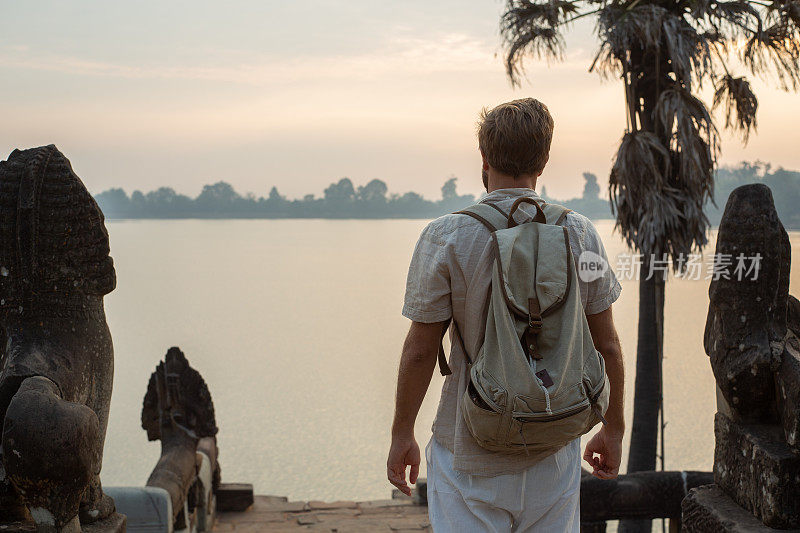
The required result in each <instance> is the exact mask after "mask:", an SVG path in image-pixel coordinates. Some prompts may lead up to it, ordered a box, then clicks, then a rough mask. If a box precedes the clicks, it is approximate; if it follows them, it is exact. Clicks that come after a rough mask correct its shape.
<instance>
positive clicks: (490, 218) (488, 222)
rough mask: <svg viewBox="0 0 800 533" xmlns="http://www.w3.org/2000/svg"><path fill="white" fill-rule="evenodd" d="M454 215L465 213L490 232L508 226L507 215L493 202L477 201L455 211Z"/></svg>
mask: <svg viewBox="0 0 800 533" xmlns="http://www.w3.org/2000/svg"><path fill="white" fill-rule="evenodd" d="M455 214H456V215H467V216H470V217H472V218H474V219H475V220H477V221H478V222H480V223H481V224H483V225H484V226H485V227H486V229H488V230H489V232H490V233H494V232H495V231H497V230H499V229H505V228H507V227H508V215H507V214H505V213H504V212H503V210H502V209H500V208H499V207H497V206H496V205H494V204H490V203H479V204H475V205H471V206H469V207H466V208H464V209H462V210H461V211H456V213H455Z"/></svg>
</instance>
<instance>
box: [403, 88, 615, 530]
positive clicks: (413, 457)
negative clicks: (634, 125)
mask: <svg viewBox="0 0 800 533" xmlns="http://www.w3.org/2000/svg"><path fill="white" fill-rule="evenodd" d="M552 136H553V119H552V117H551V116H550V113H549V111H548V110H547V107H546V106H545V105H544V104H542V103H541V102H539V101H538V100H535V99H533V98H526V99H522V100H515V101H513V102H508V103H505V104H502V105H499V106H498V107H496V108H494V109H492V110H491V111H488V112H486V111H484V112H483V113H482V115H481V119H480V123H479V130H478V141H479V147H480V152H481V156H482V158H483V172H482V174H483V184H484V187H485V188H486V191H487V193H488V194H487V195H486V196H485V197H484V198H483V200H482V202H483V203H491V204H494V207H495V209H497V210H499V211H503V212H504V213H508V212H509V210H510V209H511V206H512V205H513V204H514V203H515V202H516V201H517V200H519V199H520V198H522V197H528V198H530V199H532V200H534V201H536V202H537V203H538V204H539V205H542V204H544V201H543V200H542V199H541V197H539V195H538V194H537V193H536V192H535V190H534V189H535V187H536V182H537V180H538V178H539V176H540V175H541V174H542V172H543V170H544V168H545V165H546V164H547V161H548V158H549V151H550V143H551V140H552ZM533 207H534V206H531V205H530V204H524V203H523V204H522V205H521V206H520V208H519V210H518V211H517V219H519V220H520V221H521V220H522V217H523V216H527V217H532V216H534V215H535V214H536V212H538V211H539V210H538V209H537V211H534V209H532V208H533ZM523 213H524V215H523ZM557 223H558V224H560V225H562V226H563V227H564V228H566V230H567V234H568V237H569V248H570V250H571V253H572V257H573V259H574V261H575V262H576V269H577V261H578V258H579V257H580V256H581V254H583V253H584V252H592V253H593V254H597V255H596V256H595V255H592V254H590V255H591V256H592V257H597V256H599V257H600V258H602V260H603V261H606V265H607V258H606V253H605V249H604V247H603V244H602V242H601V240H600V236H599V235H598V233H597V230H596V229H595V228H594V226H593V225H592V223H591V222H590V221H589V220H588V219H587V218H586V217H584V216H582V215H580V214H577V213H574V212H571V211H570V212H565V216H562V217H560V219H559V220H558V221H557ZM490 245H491V233H490V231H489V230H488V229H487V228H486V227H484V225H483V224H482V223H481V222H480V221H479V220H476V219H475V218H472V217H470V216H463V215H462V214H450V215H445V216H443V217H440V218H438V219H436V220H434V221H433V222H431V223H430V224H429V225H428V226H427V227H426V228H425V229H424V231H423V232H422V235H421V236H420V238H419V241H418V242H417V246H416V249H415V251H414V255H413V258H412V261H411V266H410V268H409V272H408V281H407V286H406V295H405V305H404V307H403V315H404V316H405V317H407V318H409V319H410V320H411V321H412V323H411V328H410V330H409V332H408V335H407V337H406V340H405V343H404V345H403V352H402V356H401V360H400V369H399V375H398V382H397V400H396V402H397V403H396V408H395V416H394V422H393V425H392V443H391V448H390V451H389V459H388V461H387V475H388V478H389V481H390V482H391V483H392V484H393V485H395V486H396V487H398V488H399V489H400V490H401V491H403V492H404V493H406V494H410V493H411V489H410V487H409V485H408V483H407V482H406V469H407V467H410V472H409V481H410V483H412V484H413V483H416V481H417V476H418V474H419V463H420V450H419V446H418V445H417V442H416V439H415V437H414V423H415V420H416V417H417V414H418V412H419V408H420V405H421V404H422V400H423V398H424V397H425V393H426V391H427V389H428V386H429V384H430V380H431V376H432V374H433V370H434V367H435V365H436V361H437V355H438V353H439V349H440V346H441V338H442V336H443V335H444V333H445V332H446V328H447V327H448V325H449V324H450V321H451V320H452V321H454V322H455V327H451V328H450V330H451V346H452V348H451V352H450V363H449V365H450V368H452V374H450V375H448V376H447V378H446V379H445V382H444V385H443V387H442V394H441V399H440V402H439V407H438V411H437V414H436V419H435V421H434V424H433V437H432V438H431V440H430V442H429V444H428V446H427V448H426V450H425V451H426V453H425V455H426V460H427V469H428V470H427V476H428V485H427V497H428V506H429V515H430V521H431V525H432V527H433V530H434V531H436V532H437V533H439V532H450V531H452V532H479V531H492V532H510V531H536V532H542V533H550V532H562V531H569V532H576V533H577V532H578V531H579V529H580V508H579V495H580V477H581V469H580V458H581V456H580V438H576V439H574V440H572V441H571V442H569V443H568V444H567V445H566V446H563V447H560V448H559V449H558V450H557V451H555V452H554V453H551V454H550V455H547V456H546V457H542V456H541V455H536V456H531V455H528V454H526V453H524V452H520V453H511V452H509V453H503V452H497V451H490V450H487V449H485V448H484V447H482V446H481V445H479V443H478V441H477V440H476V439H475V438H474V437H473V436H472V434H471V433H470V431H469V429H468V428H467V426H466V424H465V420H464V416H463V413H462V405H461V398H462V396H464V393H465V391H466V390H467V386H468V384H469V380H470V378H469V375H468V364H467V360H468V358H469V356H470V355H474V354H475V353H476V352H477V351H478V349H479V348H480V347H481V345H482V344H483V340H484V332H485V329H486V320H487V293H488V291H489V287H490V284H491V279H492V268H493V267H492V265H493V258H494V255H493V254H492V253H491V251H490ZM584 278H585V279H584ZM578 284H579V291H580V305H582V307H583V313H584V314H585V316H586V320H587V323H588V330H589V332H590V334H591V341H592V342H593V343H594V347H595V348H596V350H597V351H598V352H599V353H600V354H601V355H602V358H603V360H604V361H605V369H606V375H607V377H608V383H609V384H610V395H609V398H608V409H607V410H606V412H605V418H604V424H603V426H602V427H601V429H600V431H599V432H598V433H597V434H596V435H595V436H594V437H593V438H592V439H590V440H589V442H588V443H587V446H586V450H585V453H584V454H583V458H584V459H585V460H586V461H587V463H589V465H590V466H591V467H592V469H593V472H592V473H593V475H595V476H596V477H598V478H601V479H612V478H614V477H616V476H617V473H618V471H619V465H620V461H621V455H622V436H623V434H624V431H625V422H624V417H623V403H624V401H623V396H624V392H623V388H624V367H623V360H622V349H621V347H620V342H619V338H618V336H617V332H616V328H615V326H614V321H613V318H612V313H611V305H612V304H613V303H614V301H616V300H617V298H618V297H619V295H620V292H621V287H620V285H619V282H618V281H617V279H616V277H615V276H614V274H613V272H612V271H611V269H609V268H605V269H604V271H603V272H602V274H597V275H592V276H579V277H578ZM464 351H466V352H467V353H466V357H465V354H464ZM469 360H470V361H471V360H472V358H469ZM537 376H538V374H537ZM548 378H549V377H548ZM548 410H549V405H548ZM598 417H599V418H601V419H602V418H603V417H602V416H601V415H598Z"/></svg>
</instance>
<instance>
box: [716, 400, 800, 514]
mask: <svg viewBox="0 0 800 533" xmlns="http://www.w3.org/2000/svg"><path fill="white" fill-rule="evenodd" d="M714 433H715V435H716V442H717V443H716V446H715V450H714V480H715V481H716V483H717V485H719V487H720V488H721V489H722V490H724V491H725V492H726V493H727V494H728V495H729V496H730V497H731V498H732V499H733V500H734V501H735V502H736V503H738V504H739V505H741V506H742V507H744V508H745V509H747V510H748V511H750V512H751V513H753V514H754V515H755V516H756V517H757V518H759V519H760V520H761V521H763V522H764V523H765V524H766V525H768V526H770V527H773V528H780V529H787V528H800V453H797V452H795V451H794V450H793V449H792V448H791V447H790V446H789V445H788V444H786V442H785V441H784V438H783V431H782V428H781V427H780V426H777V425H774V426H773V425H755V424H753V425H745V424H740V423H737V422H734V421H733V420H731V419H730V418H728V417H727V416H725V415H723V414H721V413H717V415H716V417H715V419H714Z"/></svg>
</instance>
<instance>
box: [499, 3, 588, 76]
mask: <svg viewBox="0 0 800 533" xmlns="http://www.w3.org/2000/svg"><path fill="white" fill-rule="evenodd" d="M577 11H578V8H577V6H576V2H574V1H567V0H545V1H540V2H533V1H531V0H508V2H507V4H506V11H505V13H504V14H503V16H502V17H501V19H500V34H501V36H502V38H503V41H504V43H505V45H506V73H507V75H508V77H509V79H510V80H511V83H512V85H518V84H519V78H520V74H521V73H522V70H523V58H524V57H525V55H526V54H530V55H532V56H534V57H536V58H538V59H546V60H551V59H555V60H560V59H562V58H563V55H564V36H563V35H562V33H561V31H560V29H559V27H560V26H561V25H563V24H564V23H566V22H568V21H569V19H568V17H569V16H571V15H573V14H575V13H577Z"/></svg>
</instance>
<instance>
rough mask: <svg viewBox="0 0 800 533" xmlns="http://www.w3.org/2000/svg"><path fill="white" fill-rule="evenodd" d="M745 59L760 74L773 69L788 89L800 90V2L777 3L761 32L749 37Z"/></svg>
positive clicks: (745, 62) (772, 6)
mask: <svg viewBox="0 0 800 533" xmlns="http://www.w3.org/2000/svg"><path fill="white" fill-rule="evenodd" d="M741 60H742V62H743V63H744V64H745V65H747V67H748V68H749V69H750V71H751V72H752V73H753V74H756V75H761V76H763V75H765V74H767V73H768V72H770V71H771V72H773V73H774V74H775V75H776V77H777V79H778V82H779V83H780V85H781V87H782V88H783V89H785V90H789V89H794V90H797V89H800V2H799V1H798V0H779V1H776V2H773V3H772V4H771V5H770V7H769V9H768V11H767V16H766V18H765V19H764V22H763V24H762V25H760V26H759V28H758V30H757V31H754V32H753V33H752V35H750V36H749V38H748V40H747V44H746V45H745V47H744V48H743V50H742V53H741Z"/></svg>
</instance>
